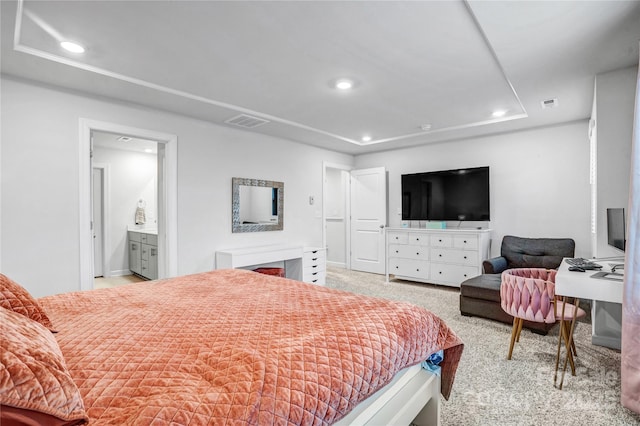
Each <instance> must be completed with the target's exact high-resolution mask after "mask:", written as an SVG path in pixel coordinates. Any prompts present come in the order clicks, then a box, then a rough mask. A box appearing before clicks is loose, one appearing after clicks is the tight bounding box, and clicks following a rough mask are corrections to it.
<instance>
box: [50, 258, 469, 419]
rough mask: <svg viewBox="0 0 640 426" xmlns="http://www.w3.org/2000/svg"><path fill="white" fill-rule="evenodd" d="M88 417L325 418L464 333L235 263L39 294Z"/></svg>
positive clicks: (390, 305)
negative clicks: (109, 285) (113, 285)
mask: <svg viewBox="0 0 640 426" xmlns="http://www.w3.org/2000/svg"><path fill="white" fill-rule="evenodd" d="M39 301H40V303H41V304H42V306H43V307H44V308H45V310H46V311H47V313H48V314H49V317H50V318H51V320H52V322H53V324H54V327H55V328H56V329H57V330H58V333H57V334H56V339H57V340H58V343H59V345H60V348H61V350H62V353H63V355H64V357H65V360H66V363H67V368H68V369H69V371H70V373H71V376H72V377H73V379H74V381H75V382H76V384H77V385H78V388H79V389H80V392H81V394H82V397H83V399H84V404H85V408H86V411H87V414H88V416H89V418H90V420H91V421H90V424H92V425H102V424H112V425H125V424H131V425H133V424H135V425H139V424H140V425H143V424H144V425H146V424H191V425H201V424H260V425H262V424H331V423H333V422H335V421H337V420H339V419H340V418H342V417H343V416H344V415H345V414H346V413H348V412H349V411H350V410H351V409H352V408H353V407H354V406H355V405H356V404H358V403H359V402H360V401H362V400H363V399H365V398H367V396H369V395H371V394H372V393H374V392H375V391H376V390H378V389H379V388H381V387H382V386H384V385H385V384H387V383H388V382H389V381H391V379H392V377H393V376H394V374H396V373H397V372H398V371H399V370H401V369H402V368H404V367H407V366H410V365H413V364H416V363H419V362H421V361H423V360H425V359H426V358H427V357H428V356H429V355H430V354H432V353H433V352H436V351H438V350H440V349H444V350H445V358H444V361H443V364H442V368H443V369H442V372H443V376H442V393H443V395H445V396H446V397H448V394H449V390H450V388H451V385H452V382H453V377H454V374H455V370H456V368H457V365H458V361H459V359H460V355H461V353H462V347H463V345H462V342H461V341H460V340H459V339H458V337H457V336H456V335H455V333H453V332H452V331H451V330H450V329H449V328H448V327H447V326H446V325H445V324H444V323H443V322H442V321H441V320H440V319H439V318H438V317H437V316H435V315H433V314H432V313H430V312H428V311H426V310H424V309H422V308H418V307H416V306H413V305H411V304H408V303H400V302H392V301H389V300H384V299H377V298H371V297H365V296H361V295H355V294H352V293H348V292H342V291H338V290H333V289H328V288H324V287H318V286H313V285H311V284H305V283H301V282H297V281H293V280H289V279H285V278H279V277H271V276H267V275H261V274H257V273H254V272H249V271H242V270H221V271H213V272H208V273H203V274H196V275H189V276H184V277H178V278H172V279H167V280H160V281H151V282H144V283H138V284H132V285H127V286H122V287H119V288H114V289H104V290H94V291H89V292H79V293H69V294H62V295H57V296H49V297H45V298H42V299H39Z"/></svg>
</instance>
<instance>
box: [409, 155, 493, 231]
mask: <svg viewBox="0 0 640 426" xmlns="http://www.w3.org/2000/svg"><path fill="white" fill-rule="evenodd" d="M401 185H402V220H441V221H445V220H458V221H462V220H465V221H466V220H471V221H487V220H490V214H489V167H474V168H468V169H456V170H442V171H436V172H424V173H414V174H406V175H402V176H401Z"/></svg>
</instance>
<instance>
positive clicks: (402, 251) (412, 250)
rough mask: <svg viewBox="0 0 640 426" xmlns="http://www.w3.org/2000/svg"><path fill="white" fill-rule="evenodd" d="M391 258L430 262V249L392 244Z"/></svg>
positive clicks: (390, 248) (390, 246)
mask: <svg viewBox="0 0 640 426" xmlns="http://www.w3.org/2000/svg"><path fill="white" fill-rule="evenodd" d="M389 257H403V258H406V259H421V260H429V248H428V247H423V246H413V245H400V244H390V245H389Z"/></svg>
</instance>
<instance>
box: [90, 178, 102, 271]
mask: <svg viewBox="0 0 640 426" xmlns="http://www.w3.org/2000/svg"><path fill="white" fill-rule="evenodd" d="M102 182H103V176H102V169H99V168H96V167H94V168H93V176H92V183H93V185H92V188H93V191H92V198H93V200H92V202H93V208H92V216H93V217H92V221H93V276H94V277H102V276H104V271H103V266H102V265H103V264H104V261H103V256H104V254H103V252H102V199H103V194H102V188H103V184H102Z"/></svg>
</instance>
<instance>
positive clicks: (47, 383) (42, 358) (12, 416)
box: [0, 308, 88, 425]
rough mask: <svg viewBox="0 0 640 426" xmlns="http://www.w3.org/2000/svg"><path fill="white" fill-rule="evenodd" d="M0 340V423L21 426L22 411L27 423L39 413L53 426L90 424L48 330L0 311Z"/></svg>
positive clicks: (16, 315) (57, 347)
mask: <svg viewBox="0 0 640 426" xmlns="http://www.w3.org/2000/svg"><path fill="white" fill-rule="evenodd" d="M0 336H2V339H0V405H1V406H2V407H0V424H2V425H4V424H23V423H24V422H20V420H19V419H20V415H19V414H20V412H21V411H20V410H22V413H23V415H24V417H25V418H33V412H37V413H42V414H43V415H44V416H38V418H40V419H42V418H46V417H51V418H52V419H53V420H55V424H60V423H61V424H73V425H75V424H84V423H85V422H87V421H88V418H87V415H86V413H85V410H84V403H83V401H82V396H81V395H80V391H79V390H78V387H77V386H76V384H75V383H74V381H73V379H72V377H71V375H70V374H69V372H68V370H67V367H66V364H65V361H64V357H63V356H62V352H61V351H60V347H59V346H58V342H57V341H56V339H55V337H54V335H53V334H51V332H49V330H47V329H46V328H44V327H43V326H42V325H41V324H39V323H37V322H35V321H33V320H30V319H29V318H26V317H25V316H23V315H20V314H18V313H16V312H13V311H10V310H8V309H4V308H0ZM5 407H13V409H9V410H6V409H5ZM47 423H48V422H47ZM49 424H51V423H49Z"/></svg>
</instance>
